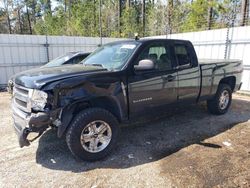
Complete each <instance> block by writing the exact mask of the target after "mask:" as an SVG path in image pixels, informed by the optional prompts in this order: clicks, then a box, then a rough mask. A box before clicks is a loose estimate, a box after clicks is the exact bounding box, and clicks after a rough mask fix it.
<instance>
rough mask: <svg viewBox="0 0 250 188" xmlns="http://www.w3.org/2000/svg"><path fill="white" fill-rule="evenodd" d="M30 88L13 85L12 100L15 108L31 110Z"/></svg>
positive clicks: (25, 110)
mask: <svg viewBox="0 0 250 188" xmlns="http://www.w3.org/2000/svg"><path fill="white" fill-rule="evenodd" d="M31 94H32V89H28V88H25V87H22V86H19V85H16V84H15V85H14V88H13V100H14V104H15V106H16V107H17V108H19V109H20V110H22V111H24V112H28V113H29V112H31V106H30V96H31Z"/></svg>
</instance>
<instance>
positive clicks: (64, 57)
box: [43, 53, 74, 67]
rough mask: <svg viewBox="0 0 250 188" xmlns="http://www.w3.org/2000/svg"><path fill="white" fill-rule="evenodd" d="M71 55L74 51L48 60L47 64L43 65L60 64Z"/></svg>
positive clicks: (54, 65) (53, 65)
mask: <svg viewBox="0 0 250 188" xmlns="http://www.w3.org/2000/svg"><path fill="white" fill-rule="evenodd" d="M73 56H74V53H67V54H66V55H63V56H59V57H57V58H55V59H53V60H51V61H50V62H48V63H47V64H45V65H44V66H43V67H56V66H61V65H62V64H64V63H65V62H66V61H68V60H69V59H71V58H72V57H73Z"/></svg>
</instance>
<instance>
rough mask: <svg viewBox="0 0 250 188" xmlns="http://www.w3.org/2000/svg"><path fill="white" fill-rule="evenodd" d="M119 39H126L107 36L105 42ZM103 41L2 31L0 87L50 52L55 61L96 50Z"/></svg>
mask: <svg viewBox="0 0 250 188" xmlns="http://www.w3.org/2000/svg"><path fill="white" fill-rule="evenodd" d="M116 40H123V39H119V38H103V39H102V43H103V44H104V43H107V42H112V41H116ZM46 41H47V43H46ZM46 44H48V47H46ZM99 44H100V38H98V37H96V38H95V37H70V36H48V37H47V38H46V36H42V35H8V34H0V86H3V85H6V84H7V81H8V79H9V78H10V77H11V76H12V75H14V74H16V73H18V72H21V71H24V70H27V69H31V68H34V67H39V66H41V65H43V64H45V63H46V62H47V61H48V57H47V54H48V56H49V60H52V59H54V58H56V57H58V56H60V55H63V54H64V53H66V52H70V51H83V52H92V51H93V50H95V49H96V48H97V46H98V45H99ZM47 48H48V49H47Z"/></svg>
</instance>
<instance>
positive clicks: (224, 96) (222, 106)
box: [207, 84, 232, 115]
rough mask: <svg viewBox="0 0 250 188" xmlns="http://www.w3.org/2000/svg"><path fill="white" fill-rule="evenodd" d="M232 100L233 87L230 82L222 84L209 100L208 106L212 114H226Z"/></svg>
mask: <svg viewBox="0 0 250 188" xmlns="http://www.w3.org/2000/svg"><path fill="white" fill-rule="evenodd" d="M231 101H232V89H231V87H230V86H229V85H228V84H220V85H219V86H218V90H217V92H216V94H215V96H214V97H213V98H212V99H210V100H208V101H207V108H208V111H209V112H210V113H211V114H215V115H222V114H225V113H226V112H227V111H228V109H229V107H230V105H231Z"/></svg>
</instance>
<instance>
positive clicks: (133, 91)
mask: <svg viewBox="0 0 250 188" xmlns="http://www.w3.org/2000/svg"><path fill="white" fill-rule="evenodd" d="M242 70H243V69H242V62H241V61H240V60H201V61H199V62H198V59H197V56H196V53H195V50H194V47H193V45H192V43H191V42H189V41H185V40H169V39H141V40H126V41H119V42H113V43H109V44H106V45H103V46H101V47H99V48H98V49H97V50H96V51H95V52H94V53H92V54H91V55H90V56H88V57H87V58H86V59H85V60H83V62H82V64H80V65H70V66H67V65H66V66H61V67H54V68H46V67H44V68H37V69H33V70H29V71H25V72H21V73H20V74H18V75H16V76H15V79H14V89H13V97H12V110H13V119H14V127H15V130H16V132H17V134H18V138H19V144H20V146H21V147H23V146H28V145H29V144H30V140H29V139H28V138H27V137H28V135H29V133H31V132H35V133H37V134H38V136H39V135H41V134H42V133H43V132H44V131H45V130H46V129H47V128H48V127H56V128H57V135H58V137H59V138H60V137H63V136H64V135H65V137H66V142H67V145H68V147H69V149H70V151H71V152H72V154H73V155H74V156H76V157H78V158H81V159H84V160H98V159H101V158H103V157H105V156H106V155H107V154H108V153H110V151H111V150H112V148H114V146H115V144H116V143H117V140H118V137H119V130H120V125H123V124H128V123H129V122H131V121H133V120H135V119H137V118H138V117H146V116H148V114H152V112H157V113H158V114H159V113H162V112H163V111H167V110H168V109H170V110H171V108H172V107H173V105H174V106H176V105H180V106H181V105H184V104H185V105H186V104H192V103H198V102H200V101H203V100H206V101H207V107H208V110H209V112H211V113H212V114H217V115H220V114H224V113H226V112H227V110H228V108H229V106H230V104H231V100H232V92H234V91H236V90H239V89H240V87H241V74H242Z"/></svg>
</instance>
